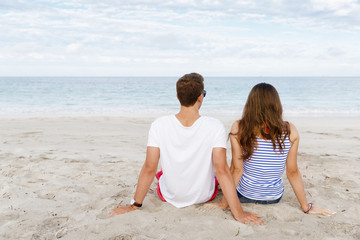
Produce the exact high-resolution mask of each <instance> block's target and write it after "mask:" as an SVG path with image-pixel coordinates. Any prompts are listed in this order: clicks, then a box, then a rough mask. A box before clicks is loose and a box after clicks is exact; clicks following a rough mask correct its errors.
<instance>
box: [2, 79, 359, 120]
mask: <svg viewBox="0 0 360 240" xmlns="http://www.w3.org/2000/svg"><path fill="white" fill-rule="evenodd" d="M178 78H179V77H0V110H1V111H0V116H2V117H4V116H44V115H46V116H69V115H70V116H79V115H81V116H84V115H123V114H171V113H174V112H177V111H178V109H179V103H178V100H177V98H176V87H175V84H176V81H177V79H178ZM261 82H266V83H270V84H272V85H273V86H274V87H275V88H276V89H277V91H278V92H279V95H280V98H281V101H282V104H283V109H284V117H293V116H294V117H301V116H306V117H329V116H330V117H359V116H360V90H359V89H360V77H205V81H204V84H205V89H206V91H207V95H206V98H205V100H204V103H203V106H202V108H201V113H202V114H205V115H206V114H208V115H237V116H240V115H241V113H242V109H243V107H244V104H245V102H246V99H247V96H248V94H249V92H250V90H251V88H252V87H253V86H254V85H256V84H257V83H261Z"/></svg>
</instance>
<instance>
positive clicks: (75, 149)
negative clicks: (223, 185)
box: [0, 116, 360, 240]
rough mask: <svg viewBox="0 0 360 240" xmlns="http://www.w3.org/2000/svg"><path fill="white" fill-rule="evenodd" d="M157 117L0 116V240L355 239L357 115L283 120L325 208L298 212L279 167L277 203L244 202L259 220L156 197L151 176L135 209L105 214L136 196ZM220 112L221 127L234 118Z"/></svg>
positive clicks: (311, 191) (359, 172)
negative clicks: (324, 213)
mask: <svg viewBox="0 0 360 240" xmlns="http://www.w3.org/2000/svg"><path fill="white" fill-rule="evenodd" d="M156 117H157V116H146V117H141V116H111V117H110V116H109V117H104V116H99V117H2V118H0V126H1V127H0V146H1V147H0V182H1V185H0V239H57V238H61V239H109V240H110V239H111V240H115V239H116V240H120V239H124V240H125V239H126V240H127V239H242V238H245V237H246V239H360V218H359V216H360V125H359V123H360V118H356V117H352V118H310V117H309V118H288V119H287V120H290V121H291V122H293V123H294V124H295V125H296V126H297V128H298V130H299V132H300V139H301V140H300V149H299V157H298V164H299V167H300V171H301V173H302V175H303V179H304V184H305V189H306V193H307V197H308V199H309V201H311V202H313V203H314V205H318V206H322V207H327V208H330V209H332V210H334V211H336V212H337V213H336V214H335V215H333V216H331V217H320V216H314V215H305V214H304V213H303V212H302V211H301V209H300V206H299V203H298V202H297V200H296V197H295V195H294V193H293V191H292V189H291V187H290V184H289V182H288V181H287V179H286V176H284V184H285V193H284V196H283V198H282V200H281V202H280V203H279V204H275V205H254V204H243V208H244V209H245V210H247V211H252V212H256V213H258V214H259V215H261V216H262V220H263V221H264V222H265V223H264V225H262V226H254V225H244V224H241V223H239V222H236V221H235V220H234V219H233V217H232V215H231V213H230V211H229V210H227V211H222V210H218V209H216V210H213V209H209V208H208V207H205V206H204V205H196V206H191V207H187V208H182V209H177V208H175V207H173V206H172V205H170V204H168V203H163V202H162V201H161V200H160V199H159V198H158V196H157V194H156V183H157V181H156V180H154V182H153V184H152V185H151V188H150V191H149V193H148V195H147V197H146V199H145V201H144V206H143V208H142V209H141V210H138V211H134V212H131V213H128V214H124V215H120V216H114V217H109V216H108V215H107V213H108V212H109V211H110V210H111V209H112V208H114V207H116V206H117V205H118V204H128V203H129V202H130V199H131V198H132V197H133V193H134V191H135V186H136V183H137V177H138V174H139V172H140V168H141V166H142V163H143V161H144V159H145V151H146V143H147V134H148V129H149V127H150V124H151V122H152V121H153V120H154V119H155V118H156ZM214 117H216V116H214ZM218 118H219V119H220V120H222V121H223V123H224V124H225V126H226V128H227V129H230V126H231V123H232V122H233V121H234V120H235V119H236V118H232V117H224V116H220V117H218ZM227 159H228V161H229V162H230V159H231V154H230V151H228V156H227ZM221 196H222V194H221V192H220V194H219V195H218V196H217V198H216V199H215V201H219V199H220V198H221Z"/></svg>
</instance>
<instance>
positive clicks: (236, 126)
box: [230, 120, 241, 134]
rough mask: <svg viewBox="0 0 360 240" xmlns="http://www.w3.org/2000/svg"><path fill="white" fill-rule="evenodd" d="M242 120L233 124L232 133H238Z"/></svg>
mask: <svg viewBox="0 0 360 240" xmlns="http://www.w3.org/2000/svg"><path fill="white" fill-rule="evenodd" d="M240 124H241V123H240V120H236V121H235V122H234V123H233V124H232V126H231V131H230V133H232V134H237V133H238V132H239V127H240Z"/></svg>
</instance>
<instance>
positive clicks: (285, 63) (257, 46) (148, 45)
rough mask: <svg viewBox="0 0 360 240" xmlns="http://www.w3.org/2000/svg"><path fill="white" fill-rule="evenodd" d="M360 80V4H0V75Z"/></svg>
mask: <svg viewBox="0 0 360 240" xmlns="http://www.w3.org/2000/svg"><path fill="white" fill-rule="evenodd" d="M188 72H199V73H201V74H203V75H204V76H360V0H291V1H290V0H288V1H285V0H259V1H256V0H240V1H237V0H224V1H217V0H213V1H209V0H172V1H166V0H153V1H145V0H129V1H122V0H101V1H98V0H86V1H85V0H82V1H81V0H47V1H45V0H27V1H26V0H0V76H181V75H183V74H185V73H188Z"/></svg>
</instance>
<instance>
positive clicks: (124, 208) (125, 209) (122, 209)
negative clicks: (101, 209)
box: [109, 205, 138, 216]
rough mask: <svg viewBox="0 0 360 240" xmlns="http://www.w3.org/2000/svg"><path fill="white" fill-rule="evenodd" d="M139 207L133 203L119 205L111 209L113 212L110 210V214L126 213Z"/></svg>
mask: <svg viewBox="0 0 360 240" xmlns="http://www.w3.org/2000/svg"><path fill="white" fill-rule="evenodd" d="M136 209H138V207H136V206H134V205H131V206H118V207H117V208H115V209H113V210H111V212H109V216H115V215H120V214H124V213H127V212H131V211H134V210H136Z"/></svg>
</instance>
